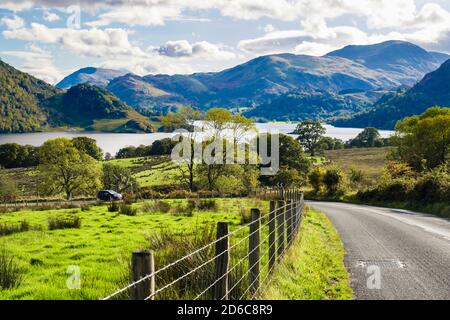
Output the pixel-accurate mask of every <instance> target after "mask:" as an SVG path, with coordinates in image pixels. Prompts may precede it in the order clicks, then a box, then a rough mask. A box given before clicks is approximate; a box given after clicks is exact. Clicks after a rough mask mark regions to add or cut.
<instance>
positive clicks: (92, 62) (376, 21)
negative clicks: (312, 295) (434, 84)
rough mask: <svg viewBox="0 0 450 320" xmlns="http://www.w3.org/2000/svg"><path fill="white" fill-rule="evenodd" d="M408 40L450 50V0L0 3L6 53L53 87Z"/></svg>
mask: <svg viewBox="0 0 450 320" xmlns="http://www.w3.org/2000/svg"><path fill="white" fill-rule="evenodd" d="M386 40H405V41H410V42H413V43H415V44H417V45H420V46H422V47H423V48H425V49H427V50H432V51H440V52H446V53H449V52H450V0H433V1H428V0H184V1H183V0H78V1H76V0H70V1H69V0H0V58H1V59H2V60H3V61H5V62H7V63H9V64H11V65H13V66H14V67H16V68H18V69H19V70H22V71H24V72H28V73H30V74H32V75H34V76H36V77H38V78H40V79H42V80H45V81H47V82H48V83H51V84H55V83H57V82H58V81H60V80H62V79H63V78H64V77H65V76H67V75H68V74H70V73H72V72H74V71H76V70H78V69H80V68H83V67H88V66H94V67H103V68H110V69H117V70H126V71H128V72H133V73H136V74H139V75H146V74H156V73H165V74H190V73H194V72H212V71H220V70H223V69H226V68H230V67H233V66H235V65H238V64H240V63H243V62H245V61H248V60H250V59H253V58H255V57H257V56H261V55H266V54H273V53H285V52H289V53H295V54H307V55H324V54H326V53H328V52H330V51H332V50H336V49H339V48H342V47H344V46H346V45H349V44H359V45H364V44H374V43H379V42H382V41H386Z"/></svg>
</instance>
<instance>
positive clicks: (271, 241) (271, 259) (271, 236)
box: [269, 200, 278, 271]
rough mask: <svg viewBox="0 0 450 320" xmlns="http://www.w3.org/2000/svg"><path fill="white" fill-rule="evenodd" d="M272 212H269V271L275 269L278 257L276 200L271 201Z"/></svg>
mask: <svg viewBox="0 0 450 320" xmlns="http://www.w3.org/2000/svg"><path fill="white" fill-rule="evenodd" d="M269 210H270V214H269V271H272V270H273V267H274V266H275V259H276V256H275V255H276V243H275V237H276V234H275V223H276V221H275V219H276V216H277V213H278V210H277V206H276V202H275V201H274V200H272V201H270V209H269Z"/></svg>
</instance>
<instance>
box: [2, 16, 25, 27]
mask: <svg viewBox="0 0 450 320" xmlns="http://www.w3.org/2000/svg"><path fill="white" fill-rule="evenodd" d="M0 21H1V24H3V25H5V26H6V28H7V29H9V30H15V29H20V28H22V27H24V26H25V22H24V21H23V19H22V18H21V17H19V16H14V17H12V18H7V17H5V18H2V19H1V20H0Z"/></svg>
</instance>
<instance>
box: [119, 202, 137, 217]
mask: <svg viewBox="0 0 450 320" xmlns="http://www.w3.org/2000/svg"><path fill="white" fill-rule="evenodd" d="M119 214H123V215H126V216H135V215H136V214H137V208H133V206H132V205H129V204H125V203H122V204H121V205H120V207H119Z"/></svg>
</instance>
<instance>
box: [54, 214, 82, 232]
mask: <svg viewBox="0 0 450 320" xmlns="http://www.w3.org/2000/svg"><path fill="white" fill-rule="evenodd" d="M72 228H73V229H79V228H81V218H80V217H78V216H61V217H49V218H48V230H57V229H72Z"/></svg>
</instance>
